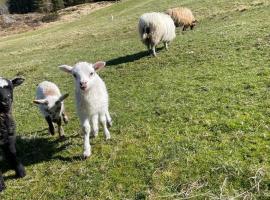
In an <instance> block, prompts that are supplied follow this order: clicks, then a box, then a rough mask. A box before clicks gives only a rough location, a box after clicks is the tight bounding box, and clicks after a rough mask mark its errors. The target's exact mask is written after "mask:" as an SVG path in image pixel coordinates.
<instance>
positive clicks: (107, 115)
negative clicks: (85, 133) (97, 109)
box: [105, 111, 112, 128]
mask: <svg viewBox="0 0 270 200" xmlns="http://www.w3.org/2000/svg"><path fill="white" fill-rule="evenodd" d="M105 115H106V119H107V126H108V128H110V127H111V126H112V118H111V115H110V113H109V111H107V112H106V114H105Z"/></svg>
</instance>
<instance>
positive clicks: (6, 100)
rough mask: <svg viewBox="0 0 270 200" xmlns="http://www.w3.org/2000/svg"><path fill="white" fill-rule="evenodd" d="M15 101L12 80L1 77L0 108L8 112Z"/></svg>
mask: <svg viewBox="0 0 270 200" xmlns="http://www.w3.org/2000/svg"><path fill="white" fill-rule="evenodd" d="M12 101H13V86H12V83H11V81H10V80H7V79H4V78H0V110H1V111H4V112H8V111H9V110H10V108H11V105H12Z"/></svg>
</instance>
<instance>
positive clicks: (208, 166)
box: [0, 0, 270, 200]
mask: <svg viewBox="0 0 270 200" xmlns="http://www.w3.org/2000/svg"><path fill="white" fill-rule="evenodd" d="M252 2H253V1H249V0H245V1H244V0H242V1H241V0H237V1H233V0H220V1H218V3H216V1H211V0H204V1H193V0H183V1H181V5H185V6H188V7H190V8H192V9H193V10H194V12H195V14H196V16H198V19H199V21H200V24H199V25H198V27H197V28H196V29H195V31H193V32H187V33H186V34H184V35H181V34H178V36H177V38H176V40H175V41H174V42H173V43H172V45H171V47H170V50H169V51H168V52H166V51H165V50H161V51H159V53H158V54H159V55H158V57H157V58H152V57H148V56H144V55H145V54H144V53H143V52H142V51H143V50H144V49H145V47H144V46H143V45H142V44H141V43H140V41H139V39H138V35H137V32H136V27H137V20H138V17H139V15H141V14H142V13H144V12H147V11H163V10H165V9H166V8H168V7H173V6H177V5H179V1H178V0H136V1H134V0H126V1H123V2H122V3H119V4H116V5H113V6H111V7H109V8H106V9H103V10H100V11H97V12H95V13H92V14H91V15H89V16H86V17H83V18H82V19H80V20H78V21H75V22H71V23H65V24H60V25H54V26H52V27H49V28H46V29H41V30H37V31H32V32H27V33H23V34H19V35H13V36H9V37H6V38H1V39H0V70H1V76H5V77H13V76H15V75H16V74H17V75H22V76H24V77H26V82H25V84H24V85H23V86H21V87H20V89H16V95H15V106H14V112H15V116H16V121H17V130H18V135H19V138H18V147H19V149H20V156H21V158H22V160H23V162H24V163H25V165H26V170H27V172H28V175H27V177H26V178H24V179H21V180H15V179H13V177H12V175H13V173H14V172H13V171H11V170H9V171H7V170H5V171H7V172H6V173H5V177H6V184H7V186H8V189H7V190H6V191H5V192H4V193H2V194H0V198H1V199H3V200H4V199H38V198H40V199H83V198H84V199H105V198H107V199H123V198H128V199H134V198H137V199H140V198H141V199H143V198H144V197H148V198H150V199H155V198H160V197H164V198H165V199H173V198H183V197H194V199H198V198H199V199H200V198H202V199H204V198H207V199H208V198H220V199H222V198H228V197H236V196H238V195H240V196H239V197H240V198H244V197H247V198H250V199H251V198H259V197H260V198H261V199H265V198H267V196H268V198H269V196H270V194H269V191H268V190H269V189H270V188H269V185H270V174H269V166H270V164H269V155H270V146H269V143H270V140H269V137H270V134H269V129H270V128H269V122H270V120H269V116H270V109H269V105H270V103H269V100H268V99H269V88H270V81H269V75H270V69H269V63H270V62H269V61H270V60H269V57H270V54H269V48H270V35H269V30H270V25H269V20H270V16H269V9H270V6H269V3H267V1H262V2H263V4H259V5H253V4H252ZM239 5H246V6H248V10H247V11H245V12H237V11H236V8H237V7H239ZM111 15H113V16H114V20H113V21H111ZM81 60H87V61H96V60H105V61H108V64H109V66H108V68H107V69H106V70H104V71H103V72H101V76H102V78H103V79H104V80H105V82H106V84H107V87H108V90H109V93H110V98H111V102H110V106H111V108H110V110H111V113H112V117H113V119H114V125H113V127H112V129H111V134H112V137H113V139H112V140H111V141H109V142H106V141H104V139H103V135H102V133H101V132H100V135H99V137H98V138H96V139H94V140H92V141H91V143H92V149H93V155H92V157H91V158H90V159H88V160H85V161H84V160H80V158H79V157H78V156H79V155H81V153H82V138H81V136H80V128H79V123H78V120H77V117H76V114H75V110H74V98H73V97H72V95H73V83H72V82H73V81H72V77H69V76H68V75H66V74H64V73H63V72H60V71H59V70H58V69H57V66H58V65H60V64H74V63H75V62H77V61H81ZM45 79H47V80H51V81H54V82H56V83H57V84H58V85H59V86H60V88H61V90H62V91H67V92H70V93H71V94H72V95H71V97H70V98H69V99H68V100H67V101H66V107H67V111H68V113H69V116H70V119H71V122H70V124H68V125H67V126H66V127H65V130H66V135H67V136H68V139H67V140H65V141H58V140H57V139H56V137H50V136H48V135H47V132H46V130H43V129H45V128H46V124H45V122H44V120H43V119H42V118H41V117H40V114H39V112H38V109H37V108H36V106H33V105H32V103H31V101H32V99H33V98H34V95H35V87H36V84H38V83H39V82H40V81H42V80H45ZM2 164H3V163H2ZM2 164H1V165H2ZM252 177H253V178H252ZM254 177H255V178H254ZM256 185H259V186H260V187H259V188H258V187H255V186H256ZM196 195H198V196H197V197H196Z"/></svg>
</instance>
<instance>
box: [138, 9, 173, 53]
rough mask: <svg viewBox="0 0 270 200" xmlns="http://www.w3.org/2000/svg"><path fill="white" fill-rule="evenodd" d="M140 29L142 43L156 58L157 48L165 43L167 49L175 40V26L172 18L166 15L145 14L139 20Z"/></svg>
mask: <svg viewBox="0 0 270 200" xmlns="http://www.w3.org/2000/svg"><path fill="white" fill-rule="evenodd" d="M138 29H139V33H140V37H141V40H142V42H143V43H144V44H145V45H146V46H147V48H148V50H149V51H150V50H152V53H153V55H154V56H156V46H157V45H158V43H160V42H163V43H164V45H165V47H166V49H168V44H169V43H170V42H171V41H172V40H173V39H174V38H175V25H174V22H173V20H172V19H171V17H170V16H169V15H167V14H164V13H156V12H152V13H145V14H143V15H142V16H141V17H140V19H139V24H138Z"/></svg>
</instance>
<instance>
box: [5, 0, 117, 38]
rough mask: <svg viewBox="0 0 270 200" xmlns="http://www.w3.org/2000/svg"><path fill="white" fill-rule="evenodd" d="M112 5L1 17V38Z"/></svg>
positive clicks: (86, 5) (87, 6)
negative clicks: (53, 12) (51, 13)
mask: <svg viewBox="0 0 270 200" xmlns="http://www.w3.org/2000/svg"><path fill="white" fill-rule="evenodd" d="M112 4H113V3H112V2H106V1H103V2H97V3H86V4H81V5H76V6H72V7H68V8H65V9H62V10H59V11H57V14H54V15H50V14H49V15H48V14H44V13H29V14H12V15H10V14H9V15H0V37H1V36H7V35H11V34H16V33H21V32H26V31H30V30H35V29H38V28H43V27H48V26H50V25H51V24H55V23H59V22H63V21H73V20H76V19H79V18H80V17H82V16H84V15H88V14H90V13H91V12H93V11H96V10H98V9H101V8H105V7H108V6H110V5H112ZM48 17H49V18H51V19H52V21H50V19H49V20H47V21H48V22H44V20H45V19H48ZM56 18H57V19H56Z"/></svg>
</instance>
